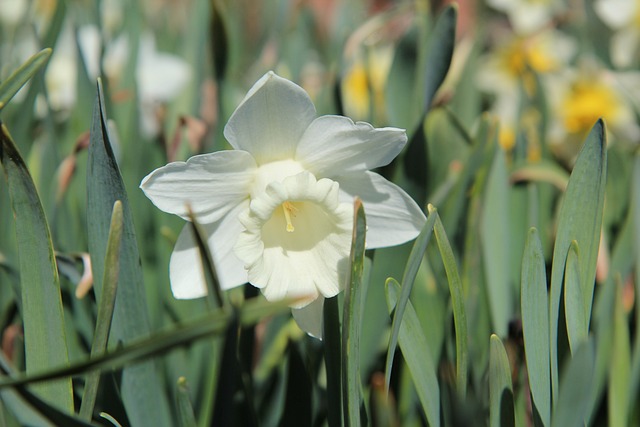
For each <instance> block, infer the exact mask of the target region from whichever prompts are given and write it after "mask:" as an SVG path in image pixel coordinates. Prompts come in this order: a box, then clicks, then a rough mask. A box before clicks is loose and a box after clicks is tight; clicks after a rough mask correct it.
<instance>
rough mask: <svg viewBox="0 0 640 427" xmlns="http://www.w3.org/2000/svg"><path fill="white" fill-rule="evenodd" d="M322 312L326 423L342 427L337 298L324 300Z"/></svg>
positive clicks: (331, 426)
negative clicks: (325, 378)
mask: <svg viewBox="0 0 640 427" xmlns="http://www.w3.org/2000/svg"><path fill="white" fill-rule="evenodd" d="M322 310H323V315H322V318H323V328H322V334H323V336H322V339H323V340H324V346H323V347H324V363H325V367H326V369H327V422H328V424H329V427H340V426H341V425H342V416H341V414H342V391H341V390H342V389H341V387H340V378H342V374H341V368H340V360H341V353H342V351H341V350H342V349H341V346H340V345H341V341H340V313H339V309H338V297H337V296H335V297H333V298H326V299H325V300H324V306H323V307H322Z"/></svg>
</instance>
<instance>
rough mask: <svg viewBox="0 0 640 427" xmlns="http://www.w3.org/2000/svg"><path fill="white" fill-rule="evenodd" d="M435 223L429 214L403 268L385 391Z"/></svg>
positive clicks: (392, 329) (394, 313)
mask: <svg viewBox="0 0 640 427" xmlns="http://www.w3.org/2000/svg"><path fill="white" fill-rule="evenodd" d="M435 221H436V215H435V214H430V215H429V217H428V218H427V222H426V223H425V225H424V226H423V227H422V230H421V231H420V234H419V235H418V237H417V238H416V241H415V242H414V244H413V247H412V248H411V254H409V260H408V261H407V265H406V266H405V269H404V274H403V276H402V291H401V293H400V298H399V300H398V304H397V305H395V304H394V306H395V311H394V312H393V320H392V323H391V335H390V337H389V347H388V350H387V362H386V366H385V387H387V391H388V387H389V384H390V379H391V367H392V365H393V356H394V354H395V352H396V346H397V345H398V334H399V333H400V325H401V323H402V320H403V315H404V310H405V308H406V306H407V303H408V302H409V297H410V296H411V289H412V288H413V283H414V282H415V280H416V275H417V274H418V269H419V268H420V264H421V263H422V259H423V257H424V253H425V251H426V249H427V245H428V244H429V240H431V234H432V232H433V224H434V223H435Z"/></svg>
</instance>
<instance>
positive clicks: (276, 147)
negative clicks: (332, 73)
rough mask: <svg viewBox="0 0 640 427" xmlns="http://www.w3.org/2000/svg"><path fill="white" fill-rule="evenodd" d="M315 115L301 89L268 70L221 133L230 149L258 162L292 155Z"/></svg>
mask: <svg viewBox="0 0 640 427" xmlns="http://www.w3.org/2000/svg"><path fill="white" fill-rule="evenodd" d="M315 115H316V110H315V107H314V106H313V103H312V102H311V99H310V98H309V95H307V93H306V92H305V91H304V89H302V88H301V87H300V86H298V85H296V84H294V83H292V82H290V81H289V80H286V79H283V78H282V77H279V76H277V75H276V74H274V73H273V72H269V73H267V74H265V75H264V76H263V77H262V78H261V79H260V80H259V81H258V82H257V83H256V84H255V85H254V86H253V87H252V88H251V90H249V93H247V96H246V97H245V99H244V100H243V101H242V103H241V104H240V105H239V106H238V108H237V109H236V111H235V112H234V113H233V115H232V116H231V118H230V119H229V122H228V123H227V125H226V126H225V128H224V136H225V137H226V138H227V140H228V141H229V143H230V144H231V146H233V148H235V149H239V150H246V151H248V152H250V153H251V154H252V155H253V157H254V158H255V159H256V161H257V162H258V164H259V165H261V164H264V163H268V162H272V161H275V160H283V159H287V158H293V155H294V153H295V150H296V145H297V144H298V141H300V138H301V137H302V134H303V133H304V131H305V129H307V127H308V126H309V124H310V123H311V121H312V120H313V119H314V117H315Z"/></svg>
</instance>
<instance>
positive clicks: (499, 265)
mask: <svg viewBox="0 0 640 427" xmlns="http://www.w3.org/2000/svg"><path fill="white" fill-rule="evenodd" d="M509 205H510V201H509V181H508V175H507V160H506V157H505V153H504V151H503V150H502V149H501V148H500V147H498V148H497V149H496V150H495V155H494V158H493V162H492V165H491V169H490V171H489V176H488V178H487V182H486V188H485V195H484V203H483V205H482V206H483V208H482V213H481V222H480V227H479V228H480V229H479V232H480V236H481V240H480V242H481V244H482V249H483V254H482V261H483V264H484V271H485V274H486V286H487V295H488V297H489V307H490V308H491V310H490V313H491V323H492V325H493V331H495V333H496V334H497V335H498V336H501V337H505V336H506V335H507V330H508V327H509V321H510V320H511V318H512V317H513V300H514V298H513V295H512V293H513V291H512V289H513V288H512V286H511V284H510V265H509V262H507V261H506V260H508V259H509V253H510V248H509V245H510V241H511V240H512V239H511V236H510V231H511V230H510V229H511V227H510V226H509V222H510V209H509ZM485 339H486V338H485Z"/></svg>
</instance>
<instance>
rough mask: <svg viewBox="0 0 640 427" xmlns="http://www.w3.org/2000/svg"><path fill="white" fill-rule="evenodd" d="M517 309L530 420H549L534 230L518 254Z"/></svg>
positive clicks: (541, 275)
mask: <svg viewBox="0 0 640 427" xmlns="http://www.w3.org/2000/svg"><path fill="white" fill-rule="evenodd" d="M521 285H522V290H521V294H520V310H521V312H522V331H523V335H524V352H525V356H526V360H527V373H528V376H529V388H530V389H531V398H532V400H533V411H534V419H536V418H538V419H539V420H540V421H541V423H542V425H543V426H545V427H549V425H550V423H551V371H550V366H549V296H548V292H547V273H546V271H545V264H544V254H543V252H542V244H541V243H540V237H539V236H538V230H536V229H535V228H532V229H530V230H529V235H528V238H527V243H526V245H525V250H524V256H523V257H522V283H521Z"/></svg>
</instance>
